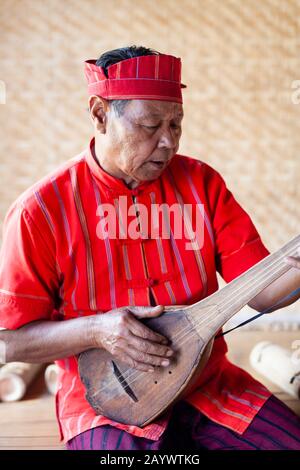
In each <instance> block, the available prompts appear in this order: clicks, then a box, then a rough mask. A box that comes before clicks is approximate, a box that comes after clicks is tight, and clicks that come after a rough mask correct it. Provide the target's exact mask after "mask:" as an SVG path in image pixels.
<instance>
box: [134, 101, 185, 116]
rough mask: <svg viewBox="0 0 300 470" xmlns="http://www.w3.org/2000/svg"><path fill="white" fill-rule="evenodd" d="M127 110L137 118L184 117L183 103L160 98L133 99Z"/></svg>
mask: <svg viewBox="0 0 300 470" xmlns="http://www.w3.org/2000/svg"><path fill="white" fill-rule="evenodd" d="M128 104H129V106H128V107H127V112H129V113H130V115H131V116H132V117H135V118H153V119H160V120H164V119H179V118H181V117H183V106H182V104H181V103H175V102H172V101H158V100H131V101H130V102H129V103H128Z"/></svg>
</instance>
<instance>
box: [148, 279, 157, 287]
mask: <svg viewBox="0 0 300 470" xmlns="http://www.w3.org/2000/svg"><path fill="white" fill-rule="evenodd" d="M154 284H155V280H154V279H152V277H150V279H148V286H149V287H152V286H154Z"/></svg>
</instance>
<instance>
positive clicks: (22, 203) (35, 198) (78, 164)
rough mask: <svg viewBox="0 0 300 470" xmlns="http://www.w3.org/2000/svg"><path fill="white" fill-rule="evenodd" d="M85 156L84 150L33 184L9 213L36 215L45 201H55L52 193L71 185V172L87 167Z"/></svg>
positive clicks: (15, 202)
mask: <svg viewBox="0 0 300 470" xmlns="http://www.w3.org/2000/svg"><path fill="white" fill-rule="evenodd" d="M85 155H86V150H83V151H82V152H81V153H79V154H78V155H76V156H75V157H73V158H70V159H68V160H66V161H65V162H63V163H61V164H60V165H58V166H57V167H56V168H55V169H54V170H53V171H51V172H50V173H48V174H47V175H45V176H44V177H42V178H41V179H40V180H38V181H37V182H35V183H34V184H32V185H31V186H30V187H28V188H27V189H26V190H25V191H24V192H23V193H21V194H20V196H19V197H18V198H17V199H16V200H15V201H14V203H13V204H12V205H11V207H10V209H9V211H12V210H14V209H18V210H25V211H27V212H28V213H29V214H30V215H34V214H35V212H36V209H37V207H39V208H40V207H41V206H43V201H44V200H49V198H50V199H51V200H52V201H53V198H52V197H51V193H52V194H53V192H55V190H56V188H58V187H63V186H64V185H69V182H70V170H71V169H73V168H74V169H75V171H76V172H80V170H81V168H83V166H84V165H85V161H86V160H85Z"/></svg>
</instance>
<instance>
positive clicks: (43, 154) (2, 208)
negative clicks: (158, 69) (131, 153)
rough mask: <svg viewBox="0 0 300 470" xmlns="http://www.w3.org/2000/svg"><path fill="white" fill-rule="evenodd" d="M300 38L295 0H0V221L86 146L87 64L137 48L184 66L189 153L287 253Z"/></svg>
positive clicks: (294, 190) (295, 168)
mask: <svg viewBox="0 0 300 470" xmlns="http://www.w3.org/2000/svg"><path fill="white" fill-rule="evenodd" d="M299 33H300V1H299V0H135V1H134V0H110V1H107V0H84V1H83V0H64V1H60V0H1V1H0V39H1V41H0V66H1V71H0V80H2V82H4V84H5V87H6V104H0V119H1V120H0V142H1V143H0V146H1V147H0V148H1V153H0V165H1V184H0V221H2V220H3V216H4V214H5V212H6V210H7V208H8V206H9V204H10V203H11V202H12V201H13V200H14V199H15V198H16V197H17V196H18V195H19V194H20V192H21V191H23V190H24V189H25V188H26V187H27V186H29V185H30V184H31V183H33V182H34V181H36V180H37V179H39V178H40V177H41V176H43V175H44V174H46V173H48V172H49V171H50V170H52V169H53V168H54V167H55V166H56V165H57V164H58V163H60V162H62V161H63V160H65V159H68V158H70V157H72V156H74V155H75V154H77V153H79V152H80V151H81V150H82V149H83V148H84V147H85V146H86V144H87V142H88V140H89V137H90V135H91V132H92V127H91V125H90V122H89V118H88V114H87V111H86V103H87V95H86V85H85V80H84V77H83V61H84V60H85V59H87V58H94V57H97V56H98V55H99V54H100V53H102V52H104V51H106V50H108V49H112V48H116V47H121V46H124V45H131V44H137V45H145V46H148V47H153V48H155V49H158V50H159V51H161V52H164V53H170V54H174V55H177V56H180V57H181V58H182V61H183V81H184V83H186V84H187V85H188V88H187V90H185V91H184V100H185V103H184V105H185V121H184V131H183V137H182V144H181V152H183V153H185V154H187V155H191V156H195V157H197V158H200V159H203V160H205V161H207V162H208V163H210V164H212V165H213V166H214V167H215V168H217V169H218V170H219V171H220V172H221V173H222V174H223V175H224V177H225V179H226V180H227V182H228V185H229V186H230V188H231V189H232V190H233V192H234V193H235V194H236V196H237V198H238V199H239V200H240V202H241V203H242V204H243V205H244V207H245V208H246V209H247V210H248V212H249V213H250V214H251V215H252V217H253V219H254V221H255V223H256V225H257V227H258V229H259V231H260V233H261V235H262V237H263V239H264V241H265V242H266V244H267V245H268V247H269V248H270V249H271V250H274V249H277V248H279V246H280V245H281V244H283V243H284V242H286V241H287V240H288V239H289V238H290V237H292V236H294V235H295V234H297V233H299V225H300V224H299V221H300V205H299V196H300V185H299V177H300V159H299V154H300V150H299V149H300V104H296V102H295V103H293V100H292V94H293V93H296V92H295V90H293V89H292V83H293V82H294V81H295V80H299V79H300V67H299V66H300V34H299ZM2 85H3V84H2ZM299 95H300V93H299ZM294 101H295V100H294ZM298 101H299V100H298Z"/></svg>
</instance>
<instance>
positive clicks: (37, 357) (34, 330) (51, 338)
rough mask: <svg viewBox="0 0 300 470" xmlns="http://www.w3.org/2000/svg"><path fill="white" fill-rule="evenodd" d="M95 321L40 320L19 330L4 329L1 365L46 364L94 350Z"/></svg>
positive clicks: (0, 338)
mask: <svg viewBox="0 0 300 470" xmlns="http://www.w3.org/2000/svg"><path fill="white" fill-rule="evenodd" d="M93 318H94V316H88V317H82V318H76V319H72V320H68V321H37V322H32V323H29V324H27V325H25V326H23V327H21V328H19V329H18V330H1V331H0V342H1V356H4V357H1V358H0V362H1V361H2V363H3V362H12V361H21V362H31V363H45V362H52V361H54V360H55V359H61V358H63V357H68V356H72V355H74V354H79V353H80V352H82V351H85V350H87V349H91V348H92V347H94V346H93V334H92V322H93Z"/></svg>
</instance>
